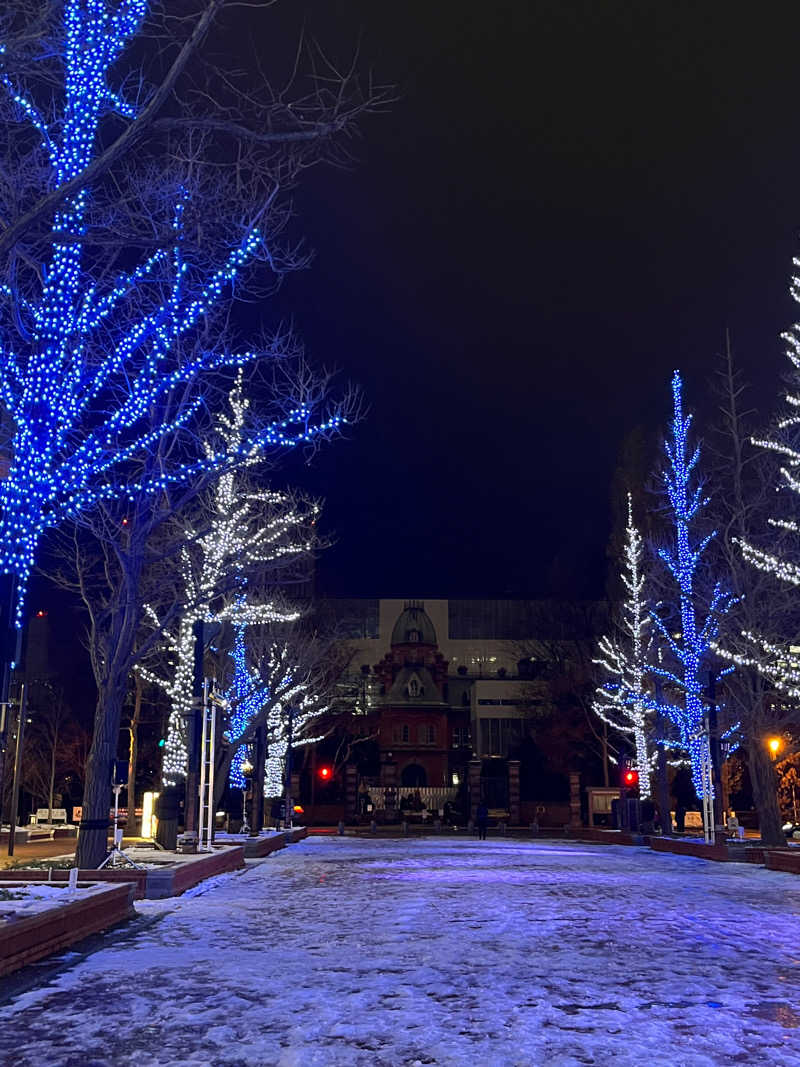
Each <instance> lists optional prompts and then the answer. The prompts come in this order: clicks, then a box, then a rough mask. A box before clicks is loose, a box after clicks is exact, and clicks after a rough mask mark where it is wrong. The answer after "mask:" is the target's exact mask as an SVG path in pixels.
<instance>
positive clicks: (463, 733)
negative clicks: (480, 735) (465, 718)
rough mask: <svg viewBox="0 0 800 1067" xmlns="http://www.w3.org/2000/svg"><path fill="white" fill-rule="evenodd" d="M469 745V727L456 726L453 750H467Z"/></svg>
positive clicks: (454, 728)
mask: <svg viewBox="0 0 800 1067" xmlns="http://www.w3.org/2000/svg"><path fill="white" fill-rule="evenodd" d="M468 744H469V727H468V726H454V727H453V748H462V747H464V748H466V746H467V745H468Z"/></svg>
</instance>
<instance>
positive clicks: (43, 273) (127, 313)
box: [0, 0, 383, 866]
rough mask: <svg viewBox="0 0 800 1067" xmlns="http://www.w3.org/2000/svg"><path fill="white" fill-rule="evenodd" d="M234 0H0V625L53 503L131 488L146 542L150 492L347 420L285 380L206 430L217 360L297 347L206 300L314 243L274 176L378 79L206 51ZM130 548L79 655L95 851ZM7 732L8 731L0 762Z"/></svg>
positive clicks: (326, 135) (119, 686) (334, 153)
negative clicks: (235, 441)
mask: <svg viewBox="0 0 800 1067" xmlns="http://www.w3.org/2000/svg"><path fill="white" fill-rule="evenodd" d="M235 6H237V5H236V4H235V2H234V0H202V2H200V0H198V3H197V6H196V7H195V14H194V15H193V12H192V4H191V3H190V4H189V5H188V6H184V7H183V8H182V9H181V12H180V17H176V15H175V12H172V11H168V10H166V9H165V8H164V5H161V6H160V7H159V6H158V5H153V4H151V3H150V0H9V2H8V3H5V4H3V5H0V126H2V129H3V134H4V136H3V138H2V141H1V142H0V404H2V408H3V414H4V416H5V418H4V422H3V425H4V426H5V427H8V429H9V436H10V441H9V442H8V450H7V453H6V454H5V455H4V456H3V461H4V462H3V466H4V468H5V467H6V461H7V474H6V476H5V477H4V479H3V480H2V482H1V483H0V511H1V512H2V514H0V576H2V577H4V579H5V580H4V581H0V626H5V625H6V624H7V623H11V624H12V625H13V624H16V625H17V626H18V627H19V626H20V625H21V622H22V618H23V607H24V603H25V593H26V588H27V584H28V580H29V576H30V572H31V568H32V566H33V565H34V562H35V559H36V556H37V552H38V548H39V544H40V541H41V538H42V536H43V534H44V533H45V531H47V530H48V529H51V528H54V527H57V526H59V525H60V524H61V523H62V522H63V520H65V519H66V520H71V519H76V520H83V519H84V518H85V517H88V516H94V515H97V514H98V511H101V510H102V509H103V508H106V509H107V512H106V514H108V513H109V512H113V511H114V509H115V508H116V509H117V510H118V511H119V512H120V516H119V517H120V518H121V516H122V514H124V512H123V504H124V506H125V507H128V502H129V501H130V502H131V510H132V511H133V510H135V511H136V520H137V529H136V531H135V533H132V536H131V538H130V541H129V543H126V544H125V545H123V546H122V549H123V550H124V551H127V550H128V548H131V550H132V551H134V550H135V551H138V550H139V547H140V546H141V544H143V543H144V541H145V539H146V536H147V535H148V534H149V530H150V528H151V527H153V526H154V525H155V524H156V523H155V522H154V521H153V522H151V519H150V518H149V517H148V516H147V514H146V513H147V510H148V509H147V507H146V506H145V501H146V500H151V501H158V502H159V504H158V506H159V507H163V504H164V501H165V500H166V501H171V500H172V499H176V500H178V503H179V504H183V503H185V497H186V496H187V495H190V494H191V492H192V491H197V490H196V487H197V485H201V486H202V485H204V480H205V479H206V478H207V477H208V475H209V473H210V472H211V473H214V472H221V471H224V470H227V469H230V468H231V467H234V466H236V465H237V464H238V463H240V462H243V461H245V460H246V458H247V457H249V456H250V455H251V454H252V452H253V450H257V449H262V450H264V451H271V450H274V451H276V452H277V451H279V450H283V449H285V448H287V447H292V446H294V445H297V444H301V443H303V442H307V441H309V440H313V439H315V438H317V437H318V436H320V435H321V434H324V433H326V432H327V431H330V430H332V429H334V428H335V427H336V425H338V424H339V423H340V422H341V412H336V411H334V412H332V413H328V412H327V411H318V410H316V409H314V408H313V407H312V406H311V405H310V404H309V403H307V401H306V399H305V398H303V397H302V396H300V397H298V398H297V399H296V402H291V399H290V398H286V397H284V399H288V400H289V403H287V404H286V405H279V404H277V403H271V404H270V405H268V406H267V407H265V409H264V415H265V417H264V418H263V420H262V422H261V424H260V425H259V426H255V425H254V426H253V427H251V429H250V431H249V433H248V439H247V441H246V442H244V441H243V442H242V445H241V448H240V449H239V450H238V451H237V452H235V453H229V452H226V451H225V450H224V449H218V448H214V449H213V450H212V451H211V452H210V453H207V452H204V451H203V448H202V444H203V441H204V440H206V439H207V437H206V436H205V433H206V430H207V428H208V415H209V413H213V411H214V409H215V406H216V402H215V401H216V391H217V390H218V389H219V388H220V385H221V381H220V378H221V379H222V383H224V382H228V381H229V380H230V376H231V369H232V368H236V367H241V366H245V365H248V364H252V363H254V362H255V361H260V360H261V358H262V357H264V356H273V357H275V358H276V359H280V357H283V356H284V355H285V354H286V352H287V348H291V347H292V345H293V342H291V339H290V338H289V337H288V336H287V335H285V334H283V333H282V332H280V331H278V332H276V334H275V336H274V337H272V338H271V339H269V340H268V341H267V342H266V343H265V344H264V345H261V346H255V345H253V346H248V345H242V346H240V345H239V343H238V338H236V339H234V337H233V335H232V326H231V322H232V321H233V319H235V316H233V317H230V316H229V315H227V314H223V313H222V312H223V311H229V310H230V307H231V304H232V302H233V301H234V300H235V299H236V295H237V290H238V289H239V287H241V285H242V283H243V281H244V280H245V278H246V280H247V285H248V292H249V295H250V297H251V298H252V297H260V296H264V295H266V294H268V293H269V292H270V291H272V290H274V288H275V286H276V285H277V284H278V283H279V282H280V280H281V278H282V277H283V276H284V275H285V274H286V273H287V272H288V271H290V270H293V269H297V268H298V267H301V266H303V265H304V264H305V263H306V262H307V255H305V254H304V253H302V252H301V251H298V250H297V248H298V246H297V244H296V243H293V242H292V241H291V240H287V239H286V238H285V237H282V236H281V234H282V232H283V231H284V230H285V228H286V226H287V225H288V223H289V219H290V217H291V211H290V208H289V206H288V199H287V198H286V197H285V196H284V195H283V194H284V192H285V191H288V190H289V189H290V188H292V187H293V186H294V184H295V182H296V180H297V178H298V176H299V174H300V173H301V172H302V171H303V170H304V169H305V168H306V167H310V166H312V165H314V164H315V163H318V162H320V161H324V160H326V159H327V160H331V161H338V160H340V159H341V158H342V150H341V149H340V148H338V147H337V146H338V145H339V143H340V141H341V140H342V139H346V138H347V135H348V133H349V132H351V131H352V130H353V128H354V125H355V123H356V122H357V120H358V118H359V117H360V116H361V115H363V114H364V113H365V112H366V111H369V110H371V109H372V108H373V106H374V105H375V104H376V103H377V102H378V100H379V99H381V98H382V96H383V94H382V93H381V92H380V91H378V92H377V93H375V94H372V91H371V90H369V91H368V92H367V93H366V94H365V93H363V92H362V90H361V87H360V85H359V82H358V77H357V73H356V69H355V66H351V67H350V68H348V69H347V70H346V71H345V73H343V74H338V73H337V72H336V70H335V69H333V67H332V66H331V65H330V64H328V65H327V66H325V67H324V69H323V67H320V66H319V65H317V66H314V65H313V64H311V65H310V66H311V69H310V70H309V73H308V74H307V75H306V77H305V79H304V77H303V72H302V64H299V65H298V64H294V74H293V76H292V75H289V77H288V80H287V79H286V78H285V77H284V72H283V71H281V72H278V74H277V80H278V81H279V82H280V83H281V86H280V89H279V90H276V89H275V88H274V87H273V86H271V85H270V84H269V83H268V82H266V81H264V79H263V77H262V76H261V75H260V73H259V74H255V76H254V77H253V78H251V79H250V80H249V81H248V82H247V84H246V85H245V83H244V81H243V80H240V79H239V77H238V74H236V73H233V74H232V73H231V72H227V71H222V70H220V69H219V68H217V67H216V66H215V65H214V63H213V62H212V61H210V59H209V57H205V59H204V60H200V59H199V58H198V55H197V53H198V51H199V50H200V49H201V48H202V45H203V42H204V39H205V38H206V36H207V34H208V31H209V29H210V27H211V25H212V24H213V22H214V20H215V18H216V17H217V16H219V15H220V13H221V12H223V11H225V10H226V9H228V8H231V9H232V8H234V7H235ZM257 6H258V5H257ZM263 7H264V10H265V11H266V9H268V8H269V7H271V5H263ZM261 16H262V12H260V11H257V10H256V9H255V8H254V9H253V10H252V13H249V14H248V18H252V19H253V20H257V19H260V18H261ZM159 23H160V25H159ZM137 35H138V36H140V37H141V43H140V45H139V47H137V48H135V49H130V50H129V49H128V48H127V46H128V45H129V43H130V42H131V41H132V40H133V39H134V38H135V37H136V36H137ZM253 36H256V35H255V34H254V35H253ZM277 52H278V53H279V52H280V49H279V48H278V49H277ZM288 52H289V55H290V56H291V57H292V59H293V58H294V57H295V55H296V50H295V48H294V47H293V43H290V47H289V49H288ZM128 57H130V61H128ZM292 59H290V60H289V67H290V68H291V67H292V65H293V64H292ZM258 264H261V265H262V270H261V271H260V272H259V271H257V270H256V267H257V265H258ZM223 387H224V385H223ZM181 497H183V498H184V499H183V500H181V499H180V498H181ZM177 506H178V505H176V507H177ZM155 507H156V505H155V504H153V508H155ZM171 507H172V504H171V503H170V504H169V507H168V509H167V510H169V509H170V508H171ZM140 520H141V521H140ZM101 521H102V522H105V521H106V515H103V516H102V518H101ZM114 521H119V519H117V518H115V517H114V516H113V515H112V516H111V518H110V522H111V523H112V524H113V522H114ZM145 527H147V529H145ZM114 551H115V552H116V546H115V548H114ZM123 554H124V553H123V551H120V552H117V555H118V557H120V558H121V556H122V555H123ZM123 568H127V573H126V575H125V579H124V584H125V589H124V591H123V593H124V595H122V594H121V599H120V602H119V603H117V605H115V608H114V612H115V617H114V627H113V628H114V629H115V632H114V633H113V634H111V635H110V637H109V640H108V644H109V646H110V648H111V653H109V652H108V650H103V651H101V652H98V653H97V654H96V655H95V654H93V655H94V661H93V663H94V666H95V674H96V675H97V674H98V673H100V674H101V675H102V678H100V679H99V680H98V691H99V693H100V698H99V700H98V707H97V711H96V718H95V735H94V741H93V745H92V752H91V754H90V761H89V772H88V779H87V780H88V782H89V785H88V787H87V795H86V797H85V802H84V825H83V827H82V833H81V837H80V840H79V845H78V849H79V858H80V860H81V862H82V863H83V865H84V866H94V865H95V864H96V862H98V861H99V859H101V858H102V854H103V852H104V849H105V837H106V835H105V825H104V822H105V820H107V811H108V806H109V805H108V797H107V796H105V793H108V790H109V786H108V782H109V780H110V770H109V768H110V761H111V759H112V758H113V756H114V752H115V750H116V749H115V746H116V738H117V735H118V732H119V716H120V708H121V701H122V694H123V692H124V686H125V684H126V681H127V678H128V676H129V674H130V669H131V667H132V666H133V663H134V662H135V653H134V651H133V646H134V644H135V636H134V635H135V634H136V633H137V632H138V622H139V619H138V617H137V615H138V613H140V612H141V599H138V598H137V591H138V590H137V586H138V581H139V574H140V571H141V563H140V561H137V560H136V559H134V557H133V555H132V552H131V553H128V558H127V559H126V560H125V561H124V563H120V569H123ZM120 588H121V586H120ZM123 601H124V604H123V606H122V607H120V603H123ZM99 614H103V615H105V616H108V612H107V611H105V610H104V611H103V612H98V615H99ZM123 616H124V617H123ZM92 626H94V622H93V623H92ZM9 666H10V665H9V664H8V663H6V664H5V669H4V670H3V671H2V674H1V675H0V702H2V701H3V699H4V698H5V691H6V690H7V684H8V675H9V669H8V668H9ZM2 751H3V738H2V737H0V777H2ZM95 782H96V783H97V784H95Z"/></svg>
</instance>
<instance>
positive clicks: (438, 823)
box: [433, 819, 442, 834]
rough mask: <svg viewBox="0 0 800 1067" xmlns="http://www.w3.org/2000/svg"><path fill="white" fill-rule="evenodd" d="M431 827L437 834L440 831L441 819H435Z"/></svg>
mask: <svg viewBox="0 0 800 1067" xmlns="http://www.w3.org/2000/svg"><path fill="white" fill-rule="evenodd" d="M433 829H434V830H435V831H436V833H437V834H440V833H441V832H442V821H441V819H437V820H436V821H435V822H434V824H433Z"/></svg>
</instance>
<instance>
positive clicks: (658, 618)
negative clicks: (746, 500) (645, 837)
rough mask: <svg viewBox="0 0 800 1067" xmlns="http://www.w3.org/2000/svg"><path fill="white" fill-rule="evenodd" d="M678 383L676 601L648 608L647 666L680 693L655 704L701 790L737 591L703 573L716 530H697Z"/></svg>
mask: <svg viewBox="0 0 800 1067" xmlns="http://www.w3.org/2000/svg"><path fill="white" fill-rule="evenodd" d="M682 388H683V386H682V382H681V378H680V375H679V373H678V372H677V371H675V374H674V375H673V378H672V398H673V417H672V423H671V426H670V433H669V435H668V437H667V439H666V441H665V444H664V449H665V452H666V456H667V466H666V468H665V470H664V472H663V480H664V489H665V493H666V497H667V501H668V513H669V517H670V521H671V526H672V535H671V538H670V543H669V545H668V546H665V547H662V548H661V549H660V550H659V553H658V554H659V557H660V558H661V560H662V561H663V563H664V565H665V567H666V569H667V572H668V574H669V576H670V578H671V580H672V583H674V588H675V592H676V596H677V602H676V603H675V602H673V603H674V610H673V611H672V612H671V613H670V614H669V615H668V614H667V612H666V608H665V607H660V608H659V609H658V610H654V611H653V612H652V613H651V617H652V619H653V624H654V627H655V631H656V633H657V635H658V636H659V638H660V642H661V645H662V651H663V653H664V655H663V656H662V659H661V662H660V663H658V664H656V665H655V666H654V667H653V668H652V670H653V673H654V674H656V675H657V676H659V677H660V678H661V679H662V680H663V682H664V683H665V684H666V686H667V688H668V689H672V690H673V691H674V692H675V696H676V698H677V699H667V700H666V701H664V702H663V703H659V705H658V706H657V709H656V710H658V711H660V712H661V713H662V714H664V715H666V716H667V718H669V720H670V721H671V722H672V723H673V724H674V725H675V726H676V727H677V729H678V732H679V736H680V742H681V746H682V747H683V748H685V749H686V750H687V752H688V754H689V759H690V762H691V768H692V781H693V783H694V787H695V791H696V793H697V795H698V796H699V797H705V796H707V795H709V793H710V791H711V788H712V787H711V771H710V767H711V764H710V751H709V740H708V732H707V728H706V713H707V704H706V702H705V691H706V689H707V688H708V683H709V679H710V678H713V677H715V676H716V675H715V672H716V665H717V663H718V657H717V656H716V654H715V652H714V649H713V645H714V642H715V641H716V639H717V636H718V633H719V623H720V619H721V617H722V616H724V615H725V614H726V613H727V612H728V611H729V610H730V608H731V606H732V604H733V602H734V597H733V596H732V594H731V593H729V592H728V591H727V590H726V589H725V587H724V585H723V584H722V583H721V582H719V581H717V582H714V581H713V580H709V578H708V570H709V561H708V558H707V557H706V556H705V553H706V550H707V549H708V547H709V544H710V543H711V542H712V540H713V539H714V537H715V536H716V532H715V531H711V532H705V533H704V532H702V531H701V527H702V525H703V511H704V509H705V508H706V505H707V504H708V498H707V497H706V496H705V495H704V488H703V484H702V481H701V479H700V477H699V471H698V463H699V460H700V446H699V445H697V446H695V447H690V445H689V431H690V428H691V424H692V417H691V415H684V412H683V398H682ZM709 589H710V592H708V593H706V591H707V590H709ZM653 706H654V707H655V705H653Z"/></svg>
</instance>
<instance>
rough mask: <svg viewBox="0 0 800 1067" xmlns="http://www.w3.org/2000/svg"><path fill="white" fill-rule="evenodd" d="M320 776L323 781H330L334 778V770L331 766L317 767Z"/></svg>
mask: <svg viewBox="0 0 800 1067" xmlns="http://www.w3.org/2000/svg"><path fill="white" fill-rule="evenodd" d="M317 774H318V776H319V777H320V778H321V779H322V781H323V782H329V781H330V780H331V778H333V771H332V770H331V768H330V767H319V768H318V769H317Z"/></svg>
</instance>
